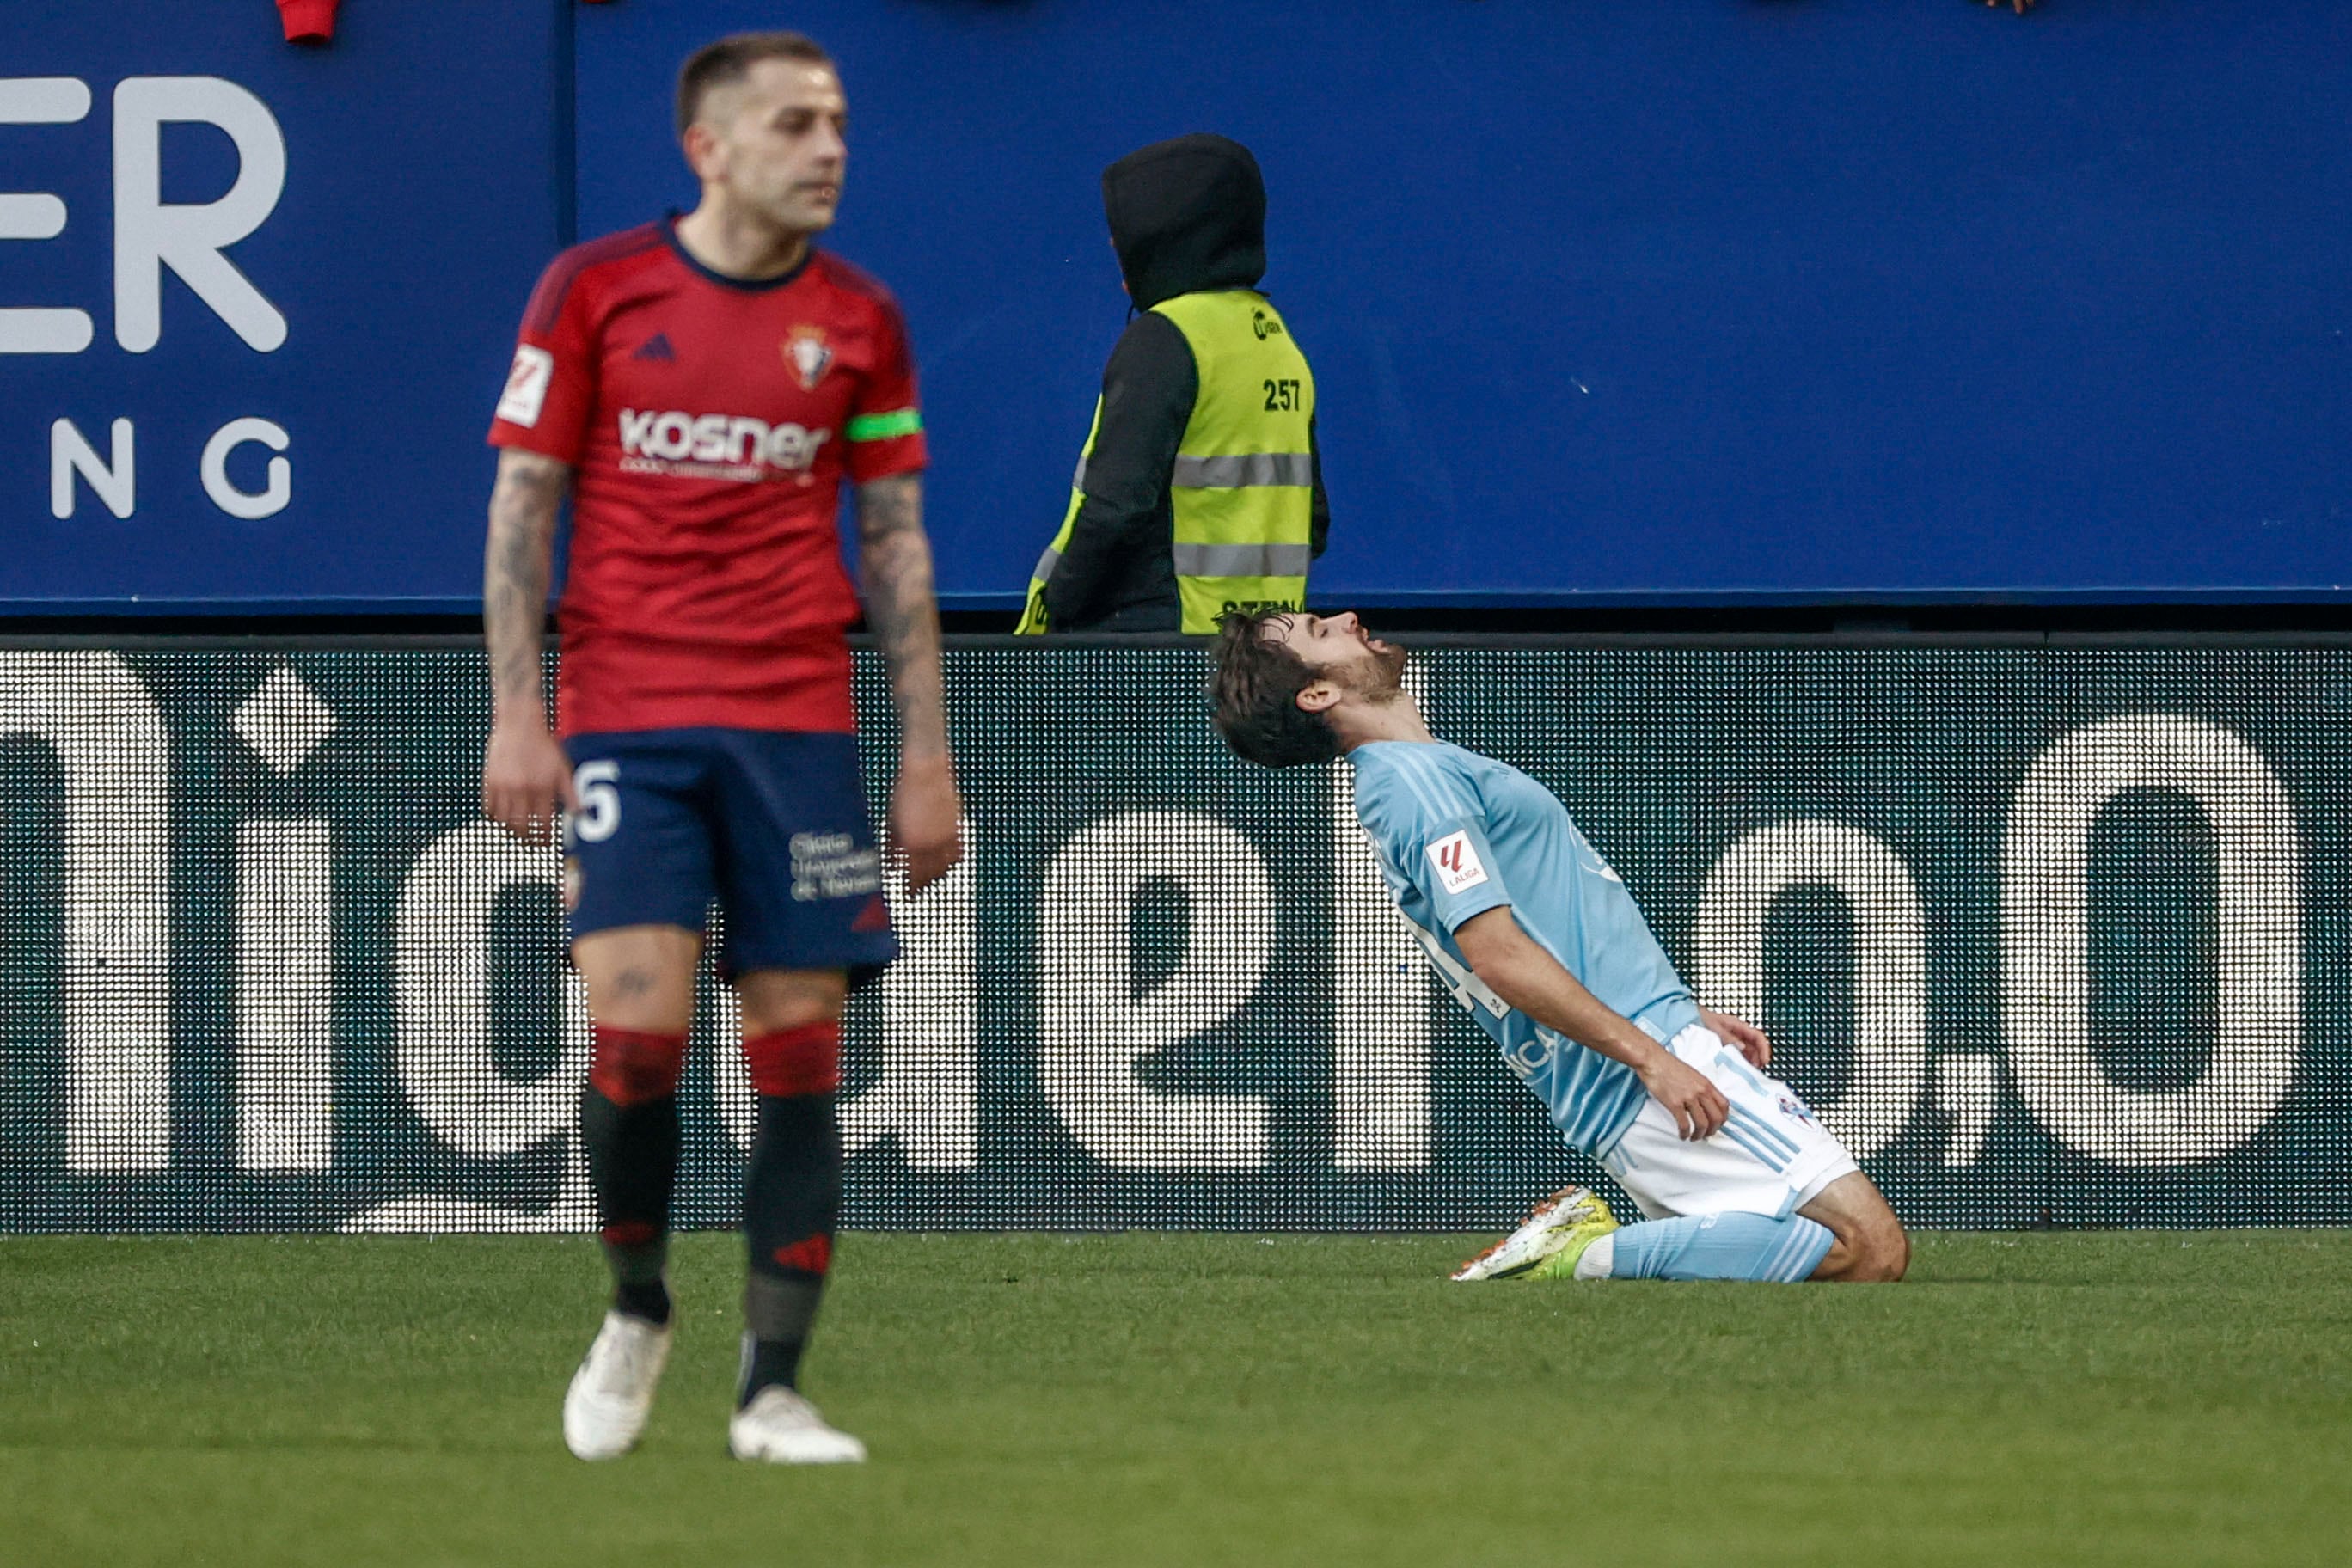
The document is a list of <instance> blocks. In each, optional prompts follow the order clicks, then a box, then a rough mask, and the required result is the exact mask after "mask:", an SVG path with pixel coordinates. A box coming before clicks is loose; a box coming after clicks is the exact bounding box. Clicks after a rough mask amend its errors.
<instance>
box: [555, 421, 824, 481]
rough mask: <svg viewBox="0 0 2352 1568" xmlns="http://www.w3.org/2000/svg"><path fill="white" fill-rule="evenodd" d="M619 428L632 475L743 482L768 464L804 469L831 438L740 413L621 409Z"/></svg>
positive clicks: (791, 471) (623, 460)
mask: <svg viewBox="0 0 2352 1568" xmlns="http://www.w3.org/2000/svg"><path fill="white" fill-rule="evenodd" d="M534 417H536V416H535V415H534ZM620 432H621V467H622V468H624V469H625V470H626V471H628V472H630V473H645V474H677V475H680V476H683V477H685V478H688V479H739V480H745V481H750V480H756V479H764V478H766V477H767V470H768V469H769V468H776V469H780V470H782V472H785V473H789V474H801V473H806V472H807V471H808V470H809V469H810V468H814V466H815V464H816V455H817V451H818V449H819V448H820V447H823V446H824V443H825V442H826V441H827V440H828V439H830V438H831V437H832V436H833V432H832V431H831V430H829V429H824V430H811V429H809V428H808V427H807V426H804V425H790V424H787V425H770V424H769V423H768V422H767V421H766V420H764V419H754V418H752V417H751V416H749V415H743V414H734V415H729V414H700V415H697V414H686V413H681V412H679V411H678V410H677V409H671V410H668V411H667V412H656V411H655V410H653V409H649V408H647V409H638V408H624V409H622V410H621V416H620ZM687 459H691V461H687Z"/></svg>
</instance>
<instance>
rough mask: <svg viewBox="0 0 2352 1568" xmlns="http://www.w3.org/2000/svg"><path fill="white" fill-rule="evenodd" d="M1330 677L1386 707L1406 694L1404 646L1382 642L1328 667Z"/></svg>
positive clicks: (1376, 703)
mask: <svg viewBox="0 0 2352 1568" xmlns="http://www.w3.org/2000/svg"><path fill="white" fill-rule="evenodd" d="M1329 675H1330V679H1331V680H1332V681H1333V682H1334V683H1335V684H1337V685H1338V686H1339V687H1340V688H1341V689H1344V690H1347V691H1349V692H1352V693H1354V694H1355V695H1356V696H1358V697H1360V698H1362V699H1363V700H1365V701H1367V702H1370V703H1372V704H1374V705H1375V706H1377V707H1381V708H1385V707H1387V706H1388V705H1389V704H1390V703H1391V702H1393V701H1395V700H1397V699H1398V698H1400V697H1402V696H1403V695H1404V649H1402V648H1401V647H1391V646H1390V645H1388V644H1386V643H1382V644H1381V645H1380V646H1378V647H1367V648H1366V649H1365V650H1364V652H1363V654H1362V656H1361V657H1360V658H1351V659H1349V660H1348V661H1347V662H1346V663H1344V664H1339V665H1335V666H1333V667H1332V668H1331V669H1330V671H1329Z"/></svg>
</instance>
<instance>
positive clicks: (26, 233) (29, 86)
mask: <svg viewBox="0 0 2352 1568" xmlns="http://www.w3.org/2000/svg"><path fill="white" fill-rule="evenodd" d="M88 114H89V85H88V84H87V83H85V82H83V81H81V80H80V79H78V78H75V77H69V76H31V77H0V125H71V124H73V123H75V122H76V121H79V120H81V119H83V118H84V117H85V116H87V115H88ZM65 231H66V204H65V203H64V202H63V201H61V200H59V199H58V197H56V196H54V195H50V194H49V193H48V192H47V191H9V192H0V239H55V238H56V237H58V236H59V235H61V234H63V233H64V232H65ZM92 336H93V332H92V331H91V327H90V320H89V311H87V310H71V309H68V308H66V307H62V306H40V305H11V306H6V307H0V354H78V353H81V352H82V350H84V349H86V348H88V347H89V344H90V339H91V337H92Z"/></svg>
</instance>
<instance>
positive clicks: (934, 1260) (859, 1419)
mask: <svg viewBox="0 0 2352 1568" xmlns="http://www.w3.org/2000/svg"><path fill="white" fill-rule="evenodd" d="M1473 1245H1474V1243H1473V1240H1472V1238H1462V1237H1409V1238H1394V1237H1296V1236H1284V1237H1247V1236H1198V1235H1143V1234H1139V1235H1125V1236H1109V1237H1057V1236H1019V1237H1004V1236H986V1237H960V1236H950V1237H908V1236H853V1237H847V1238H845V1241H844V1244H843V1247H842V1249H841V1255H840V1262H839V1264H838V1266H837V1268H836V1274H835V1289H834V1294H833V1297H832V1300H831V1301H830V1302H829V1303H828V1307H827V1311H826V1317H825V1321H824V1326H823V1331H822V1334H821V1337H820V1339H819V1342H818V1344H817V1347H816V1349H815V1351H814V1352H813V1354H812V1357H811V1361H810V1365H809V1368H808V1374H809V1375H808V1378H807V1380H806V1381H807V1383H808V1385H809V1390H810V1392H811V1394H813V1395H814V1397H815V1398H816V1399H817V1400H818V1401H819V1403H820V1404H821V1405H823V1406H824V1409H825V1411H826V1412H827V1414H828V1415H831V1416H832V1417H833V1418H834V1419H835V1420H836V1421H838V1422H839V1423H840V1424H841V1425H843V1426H845V1427H847V1428H849V1429H850V1430H852V1431H855V1432H857V1433H858V1434H860V1435H861V1436H864V1437H865V1438H866V1440H867V1442H868V1443H869V1444H870V1445H871V1447H872V1449H873V1454H874V1459H873V1462H872V1463H871V1464H869V1465H867V1466H866V1467H865V1468H862V1469H844V1470H800V1471H794V1470H779V1469H767V1468H758V1467H752V1466H746V1465H739V1464H737V1463H735V1462H733V1461H731V1460H730V1459H728V1458H726V1457H725V1453H724V1447H723V1442H724V1437H723V1431H724V1420H725V1415H726V1409H727V1402H728V1392H729V1384H730V1378H731V1375H732V1372H733V1366H734V1357H735V1317H736V1305H735V1301H736V1296H737V1292H738V1289H739V1288H740V1273H739V1268H740V1265H739V1263H738V1261H737V1256H738V1255H737V1253H736V1250H735V1247H734V1246H733V1244H732V1242H731V1239H730V1238H728V1237H718V1236H703V1237H687V1238H684V1239H683V1240H682V1242H681V1243H680V1246H679V1249H678V1256H677V1267H676V1269H675V1273H676V1277H677V1288H678V1292H679V1298H680V1304H681V1317H680V1331H679V1336H678V1342H677V1352H676V1354H675V1356H674V1358H673V1359H672V1361H671V1363H670V1373H669V1377H668V1381H667V1385H666V1388H665V1391H664V1394H663V1400H662V1403H661V1405H660V1406H659V1407H658V1409H657V1410H656V1415H655V1416H654V1422H653V1426H652V1428H651V1430H650V1432H649V1433H648V1434H647V1436H646V1443H645V1446H644V1447H642V1448H641V1449H639V1451H638V1452H637V1453H636V1454H635V1455H634V1456H632V1457H631V1458H627V1459H625V1460H622V1461H620V1462H618V1463H616V1464H609V1465H600V1466H589V1465H583V1464H581V1463H579V1462H577V1461H575V1460H573V1459H572V1458H570V1457H569V1456H567V1455H566V1454H565V1453H564V1452H563V1450H562V1444H561V1441H560V1439H559V1436H558V1433H557V1409H558V1405H559V1402H560V1400H561V1397H562V1389H563V1384H564V1381H565V1379H566V1377H567V1376H568V1375H569V1373H570V1371H571V1368H572V1363H573V1362H574V1360H575V1359H576V1358H577V1357H578V1355H579V1353H580V1352H581V1350H582V1349H583V1346H584V1345H585V1343H586V1341H587V1339H588V1337H589V1334H590V1333H591V1331H593V1325H594V1321H595V1316H596V1312H597V1310H598V1307H599V1298H600V1294H601V1292H600V1289H599V1276H600V1273H601V1270H600V1268H599V1265H598V1263H597V1260H596V1257H595V1253H594V1250H593V1246H592V1245H591V1244H590V1243H589V1242H588V1241H586V1240H585V1239H574V1238H562V1239H551V1238H481V1237H446V1238H439V1239H424V1238H418V1239H414V1240H410V1239H377V1238H368V1239H341V1238H338V1239H309V1238H305V1239H288V1238H219V1237H202V1238H194V1237H189V1238H181V1237H153V1238H112V1237H109V1238H98V1237H59V1238H43V1239H24V1238H17V1239H10V1240H6V1241H0V1561H5V1563H9V1564H11V1565H12V1568H36V1565H46V1564H51V1563H71V1564H78V1565H79V1564H102V1565H104V1568H130V1565H135V1564H148V1563H156V1564H170V1565H172V1568H190V1565H194V1564H212V1563H221V1564H235V1565H236V1568H265V1565H268V1564H277V1563H303V1564H310V1563H326V1564H335V1565H338V1568H342V1565H349V1564H362V1563H366V1564H373V1563H387V1564H402V1565H404V1568H409V1565H426V1564H440V1563H453V1564H454V1563H469V1564H470V1563H481V1564H498V1565H501V1568H528V1565H535V1564H550V1565H561V1568H584V1565H588V1564H603V1563H615V1564H618V1563H626V1564H631V1565H632V1568H646V1565H649V1564H660V1563H678V1564H703V1563H714V1564H715V1563H730V1564H731V1563H804V1564H821V1565H825V1568H833V1565H837V1564H862V1563H891V1564H897V1563H952V1564H992V1563H1020V1564H1036V1563H1087V1564H1130V1563H1132V1564H1158V1563H1187V1564H1191V1563H1216V1564H1225V1563H1232V1564H1249V1565H1257V1564H1266V1563H1318V1564H1322V1563H1331V1564H1348V1565H1351V1568H1352V1565H1357V1564H1391V1563H1394V1564H1439V1563H1608V1564H1612V1565H1637V1564H1638V1565H1647V1564H1683V1563H1689V1564H1705V1565H1706V1568H1755V1565H1771V1564H1783V1563H1785V1564H1790V1565H1792V1568H1793V1565H1796V1564H1807V1565H1811V1564H1822V1563H1887V1564H1906V1565H1907V1564H1929V1565H1932V1564H1942V1563H2000V1564H2004V1565H2014V1568H2027V1565H2032V1568H2040V1565H2042V1564H2058V1565H2068V1568H2071V1565H2075V1564H2106V1563H2114V1564H2119V1565H2120V1564H2130V1565H2132V1568H2146V1565H2148V1564H2163V1565H2166V1568H2180V1565H2184V1564H2198V1563H2259V1564H2264V1565H2273V1568H2274V1565H2278V1564H2293V1563H2328V1564H2341V1563H2346V1562H2347V1561H2352V1545H2347V1542H2352V1279H2347V1273H2352V1233H2347V1232H2233V1233H2222V1234H2210V1233H2202V1234H2194V1235H2177V1234H2113V1235H2076V1236H2065V1235H2059V1236H2047V1235H2034V1236H2016V1237H1992V1236H1926V1237H1920V1238H1919V1249H1918V1257H1917V1260H1916V1265H1915V1268H1914V1271H1913V1277H1912V1280H1911V1281H1910V1282H1909V1283H1907V1284H1905V1285H1901V1286H1895V1287H1891V1288H1889V1287H1874V1288H1842V1289H1841V1288H1823V1287H1807V1288H1796V1289H1790V1288H1785V1287H1759V1286H1736V1287H1735V1286H1691V1285H1648V1286H1643V1285H1621V1286H1574V1285H1549V1286H1548V1285H1530V1284H1497V1285H1485V1286H1475V1287H1473V1286H1457V1285H1452V1284H1449V1283H1448V1282H1447V1281H1446V1280H1445V1279H1444V1271H1445V1269H1446V1268H1447V1267H1449V1266H1450V1265H1451V1264H1453V1263H1454V1261H1455V1260H1456V1259H1457V1258H1460V1257H1461V1256H1463V1255H1464V1254H1465V1252H1466V1251H1467V1250H1469V1249H1470V1248H1471V1247H1472V1246H1473Z"/></svg>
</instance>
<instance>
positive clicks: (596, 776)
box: [572, 759, 621, 844]
mask: <svg viewBox="0 0 2352 1568" xmlns="http://www.w3.org/2000/svg"><path fill="white" fill-rule="evenodd" d="M620 776H621V764H620V763H617V762H614V761H611V760H609V759H607V760H606V761H604V762H596V763H581V764H580V767H579V770H578V771H577V772H575V773H573V774H572V789H573V790H574V791H575V792H577V793H578V795H579V796H580V815H579V816H577V817H575V818H574V819H573V820H572V832H574V833H576V834H578V835H579V836H580V837H582V838H584V839H586V840H587V841H588V842H589V843H591V844H601V843H603V842H604V840H605V839H607V838H610V837H613V834H614V830H615V829H617V828H618V827H619V826H621V792H620V791H619V790H617V789H615V788H614V787H613V786H614V781H616V780H618V779H619V778H620Z"/></svg>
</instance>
